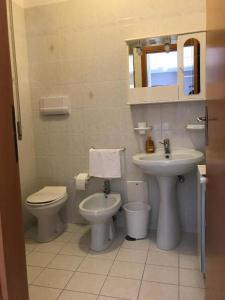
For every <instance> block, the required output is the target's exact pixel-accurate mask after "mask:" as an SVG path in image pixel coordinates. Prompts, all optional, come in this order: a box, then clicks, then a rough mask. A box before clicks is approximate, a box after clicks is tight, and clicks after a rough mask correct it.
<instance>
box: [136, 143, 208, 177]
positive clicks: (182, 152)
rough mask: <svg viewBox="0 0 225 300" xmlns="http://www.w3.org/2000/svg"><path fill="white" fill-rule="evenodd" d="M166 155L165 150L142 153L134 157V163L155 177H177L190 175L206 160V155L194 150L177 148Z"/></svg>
mask: <svg viewBox="0 0 225 300" xmlns="http://www.w3.org/2000/svg"><path fill="white" fill-rule="evenodd" d="M167 156H168V158H166V155H165V154H164V150H163V149H159V150H158V151H157V152H156V153H152V154H146V153H141V154H137V155H134V156H133V162H134V164H135V165H137V166H138V167H140V168H141V169H142V171H143V172H144V173H146V174H150V175H155V176H177V175H183V174H186V173H189V172H190V171H191V170H192V169H193V168H194V167H195V166H196V165H197V164H198V163H199V162H201V161H202V160H203V158H204V154H203V153H202V152H200V151H197V150H194V149H186V148H175V149H173V151H172V153H171V154H169V155H167Z"/></svg>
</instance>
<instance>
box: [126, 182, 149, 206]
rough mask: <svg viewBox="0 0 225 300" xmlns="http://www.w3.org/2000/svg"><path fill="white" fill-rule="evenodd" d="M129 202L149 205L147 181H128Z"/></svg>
mask: <svg viewBox="0 0 225 300" xmlns="http://www.w3.org/2000/svg"><path fill="white" fill-rule="evenodd" d="M127 200H128V202H140V201H141V202H146V203H148V202H149V201H148V185H147V182H145V181H127Z"/></svg>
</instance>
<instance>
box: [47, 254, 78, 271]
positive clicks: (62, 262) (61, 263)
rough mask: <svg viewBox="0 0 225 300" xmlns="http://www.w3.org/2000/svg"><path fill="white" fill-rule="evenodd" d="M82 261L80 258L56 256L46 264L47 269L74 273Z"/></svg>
mask: <svg viewBox="0 0 225 300" xmlns="http://www.w3.org/2000/svg"><path fill="white" fill-rule="evenodd" d="M82 260H83V257H81V256H75V255H62V254H58V255H57V256H56V257H55V258H54V259H53V260H52V261H51V262H50V264H48V268H53V269H61V270H68V271H76V269H77V268H78V267H79V265H80V264H81V262H82Z"/></svg>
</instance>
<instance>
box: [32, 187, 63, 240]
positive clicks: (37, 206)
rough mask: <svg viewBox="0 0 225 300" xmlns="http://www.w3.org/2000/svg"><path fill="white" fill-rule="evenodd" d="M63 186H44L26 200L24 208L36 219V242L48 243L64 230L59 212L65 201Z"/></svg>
mask: <svg viewBox="0 0 225 300" xmlns="http://www.w3.org/2000/svg"><path fill="white" fill-rule="evenodd" d="M67 198H68V195H67V191H66V187H65V186H46V187H44V188H43V189H41V190H40V191H38V192H36V193H34V194H32V195H30V196H29V197H28V198H27V200H26V208H27V209H28V211H29V212H30V213H31V214H32V215H33V216H35V217H36V218H37V221H38V226H37V237H36V239H37V241H38V242H42V243H44V242H49V241H51V240H54V239H55V238H56V237H57V236H58V235H60V234H61V233H62V232H63V231H64V230H65V224H64V223H63V222H62V220H61V218H60V216H59V211H60V210H61V208H62V207H63V206H64V204H65V202H66V201H67Z"/></svg>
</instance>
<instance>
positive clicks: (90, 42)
mask: <svg viewBox="0 0 225 300" xmlns="http://www.w3.org/2000/svg"><path fill="white" fill-rule="evenodd" d="M25 15H26V29H27V42H28V53H29V58H30V60H29V71H30V79H31V92H32V105H33V106H32V107H33V110H34V118H33V120H34V127H35V139H36V151H37V155H38V156H39V158H38V161H39V162H38V166H39V167H38V173H39V175H38V177H39V183H41V184H49V182H54V183H58V184H62V183H64V184H66V185H67V186H70V188H71V190H72V191H73V188H74V187H73V178H72V177H73V175H75V174H77V173H78V172H84V171H87V170H88V149H89V148H90V147H91V146H94V147H96V148H103V147H104V148H110V147H113V148H116V147H126V152H125V161H126V172H125V179H129V180H141V179H143V174H142V173H141V172H140V170H139V169H138V168H137V167H136V166H134V165H133V163H132V155H134V154H135V153H138V152H143V151H144V145H145V137H140V136H139V135H138V134H136V133H135V132H134V131H133V128H134V127H135V126H136V125H137V122H139V121H147V122H148V124H149V125H152V126H153V130H152V137H153V139H154V142H155V146H156V148H158V147H159V146H160V145H159V141H161V140H162V139H163V138H165V137H169V138H170V139H171V145H172V147H175V146H186V147H195V148H197V149H204V136H203V135H201V134H190V133H188V132H186V131H185V130H184V127H185V125H186V124H187V123H188V122H195V121H196V116H198V115H202V114H204V105H202V104H200V103H188V104H186V103H179V104H155V105H144V106H140V105H139V106H135V107H132V108H130V107H128V106H126V102H127V94H128V88H127V87H128V70H127V64H128V63H127V61H128V60H127V46H126V43H125V39H129V38H137V37H140V36H157V35H163V34H170V33H171V32H178V31H179V32H180V33H182V32H188V31H198V30H204V29H205V3H204V1H203V0H201V1H198V3H196V1H194V0H191V1H189V2H188V3H187V2H186V1H179V3H177V1H175V0H172V1H170V5H169V6H168V5H166V6H165V5H164V1H163V0H159V1H158V2H157V3H155V2H151V3H150V2H149V1H148V0H141V2H140V0H139V1H138V0H135V1H128V0H123V1H119V0H115V1H111V2H110V3H109V1H102V0H93V1H91V2H90V1H89V2H88V5H87V1H83V2H81V1H64V2H61V3H55V4H51V5H45V6H37V7H33V8H27V9H26V10H25ZM177 24H179V29H178V27H177ZM57 94H63V95H68V96H69V97H70V101H71V106H72V112H71V115H70V116H68V117H62V116H58V117H47V118H44V117H40V116H39V113H38V102H39V98H40V97H41V96H48V95H51V96H52V95H57ZM43 157H44V158H43ZM47 161H48V162H47ZM44 162H45V163H46V165H47V166H50V167H47V168H46V169H47V171H46V170H42V168H44V165H45V163H44ZM48 168H50V169H51V171H50V169H48ZM51 174H52V175H51ZM49 176H51V177H49ZM193 181H194V179H187V181H186V182H185V184H184V185H183V186H181V187H179V197H180V199H179V202H180V210H181V216H182V226H183V228H184V230H187V231H191V230H194V227H195V222H194V221H193V216H194V206H193V203H194V201H195V197H194V196H193V195H194V192H193V193H192V194H191V196H190V193H189V196H190V197H189V198H188V199H187V196H186V195H185V196H184V194H185V191H186V189H188V188H190V186H191V185H192V184H193ZM99 182H100V181H98V180H93V181H92V186H91V187H90V188H89V189H88V191H86V192H85V193H83V194H82V193H80V194H79V192H78V193H76V192H73V193H71V199H70V205H71V206H70V207H75V206H74V203H75V201H76V199H78V200H79V201H80V200H81V199H82V197H85V195H86V194H88V193H89V192H91V191H95V190H98V189H100V188H101V184H102V182H101V184H100V183H99ZM123 184H124V182H123V181H122V182H121V184H118V182H116V183H115V184H114V183H113V184H112V185H113V187H114V188H115V189H118V191H121V192H122V194H123ZM149 190H150V194H149V199H150V203H151V205H152V219H151V220H152V221H151V224H152V225H151V226H152V227H153V228H156V226H157V212H158V203H159V193H158V186H157V183H156V181H155V180H154V179H152V178H149ZM193 191H194V190H193ZM76 197H77V198H76ZM191 197H192V198H191ZM78 200H77V201H78ZM125 200H126V199H125ZM184 200H185V201H186V200H187V202H186V203H189V204H190V206H191V207H192V208H190V209H189V210H186V212H184V209H186V206H185V205H186V204H184V202H185V201H184ZM75 216H76V214H75V213H74V214H71V216H70V217H71V218H72V219H71V221H75V219H73V218H75Z"/></svg>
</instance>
